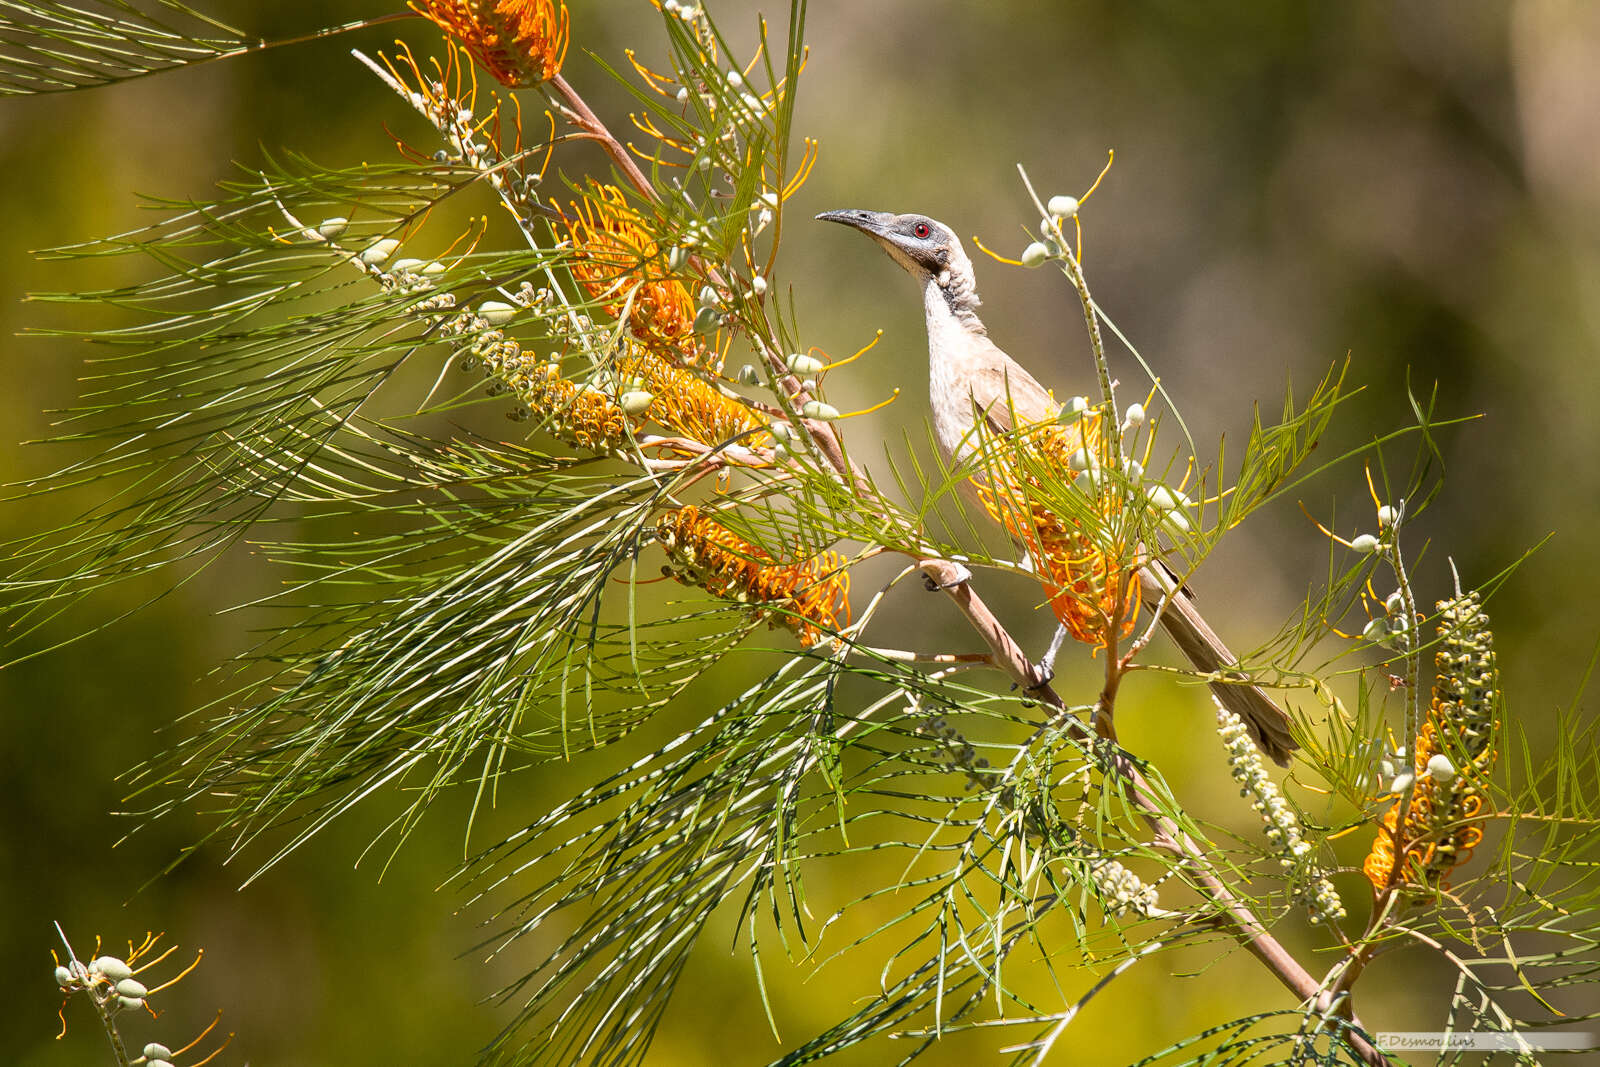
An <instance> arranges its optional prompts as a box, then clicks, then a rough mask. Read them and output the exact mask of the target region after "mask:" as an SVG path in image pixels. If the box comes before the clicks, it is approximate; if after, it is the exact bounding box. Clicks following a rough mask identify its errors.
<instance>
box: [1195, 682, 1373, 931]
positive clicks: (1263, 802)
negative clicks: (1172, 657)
mask: <svg viewBox="0 0 1600 1067" xmlns="http://www.w3.org/2000/svg"><path fill="white" fill-rule="evenodd" d="M1213 701H1214V703H1215V704H1216V709H1217V734H1218V736H1219V737H1221V738H1222V745H1223V748H1224V749H1226V751H1227V753H1228V768H1229V771H1230V773H1232V775H1233V780H1234V781H1236V782H1238V783H1239V795H1240V796H1241V797H1246V798H1248V799H1249V801H1250V807H1251V810H1253V811H1254V812H1255V813H1256V814H1257V815H1260V816H1261V821H1262V822H1263V823H1264V824H1265V825H1266V837H1267V840H1268V841H1270V842H1271V843H1272V846H1273V848H1274V849H1275V850H1276V851H1277V853H1278V864H1279V866H1281V867H1282V868H1283V869H1284V870H1285V871H1295V870H1300V869H1307V873H1308V875H1309V877H1308V878H1307V880H1306V883H1305V884H1304V885H1303V886H1302V887H1301V888H1300V890H1299V891H1298V892H1297V893H1296V897H1297V899H1299V900H1300V901H1301V902H1302V903H1303V904H1305V905H1306V908H1307V909H1308V910H1309V911H1310V913H1311V920H1312V922H1324V921H1331V920H1334V919H1340V918H1343V917H1344V914H1345V910H1344V905H1343V904H1341V903H1340V902H1339V894H1338V893H1337V892H1336V891H1335V890H1334V888H1333V884H1332V883H1331V882H1329V881H1328V878H1327V875H1325V874H1324V873H1323V872H1322V870H1321V869H1320V868H1318V867H1317V866H1315V865H1314V864H1310V865H1308V864H1307V860H1306V858H1307V856H1308V855H1309V854H1310V853H1311V843H1310V842H1309V841H1307V840H1306V839H1305V837H1304V836H1303V835H1302V834H1301V832H1300V817H1299V816H1298V815H1296V814H1295V811H1294V808H1293V807H1292V806H1290V804H1289V802H1288V801H1287V800H1285V799H1284V797H1283V794H1282V793H1280V792H1279V791H1278V786H1277V783H1275V782H1273V780H1272V779H1271V777H1269V776H1268V774H1267V767H1266V761H1265V760H1263V759H1262V757H1261V750H1260V749H1258V748H1257V747H1256V744H1255V742H1254V741H1253V740H1251V738H1250V730H1249V728H1248V727H1246V726H1245V724H1244V720H1243V719H1241V718H1240V717H1239V716H1237V715H1235V714H1234V713H1233V712H1231V711H1229V710H1228V709H1227V708H1225V707H1223V706H1222V703H1221V702H1220V701H1216V700H1215V698H1213Z"/></svg>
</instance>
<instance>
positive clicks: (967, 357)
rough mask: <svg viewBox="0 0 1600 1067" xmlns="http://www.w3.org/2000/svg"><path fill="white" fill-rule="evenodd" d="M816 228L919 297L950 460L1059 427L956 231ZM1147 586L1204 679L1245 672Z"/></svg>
mask: <svg viewBox="0 0 1600 1067" xmlns="http://www.w3.org/2000/svg"><path fill="white" fill-rule="evenodd" d="M817 218H818V219H821V220H823V221H826V222H838V223H842V224H844V225H846V226H850V227H853V228H854V229H857V230H860V231H861V232H862V233H864V234H866V235H867V236H868V237H871V238H872V239H873V240H874V241H876V242H877V243H878V244H879V245H880V246H881V247H882V248H883V250H884V251H885V252H887V253H888V254H889V256H890V258H892V259H893V260H894V261H895V262H896V263H899V264H900V265H901V266H902V267H904V268H905V269H906V271H907V272H908V273H909V274H910V275H911V276H912V277H913V278H915V279H916V281H917V283H918V285H919V286H920V287H921V289H922V305H923V312H924V314H925V316H926V318H927V324H928V399H929V404H930V407H931V409H932V413H933V432H934V437H935V439H936V440H937V441H938V443H939V448H940V450H941V451H942V452H943V453H944V455H945V458H946V459H947V460H951V459H954V460H959V459H963V458H965V456H966V455H967V454H968V453H969V452H970V451H971V449H972V440H973V433H972V431H973V427H974V425H975V420H976V418H978V417H980V416H981V417H982V418H983V419H984V421H985V422H986V423H987V424H988V428H989V429H990V430H991V431H994V432H1005V431H1008V430H1010V429H1012V428H1013V426H1012V415H1013V413H1015V416H1016V419H1017V420H1018V421H1019V422H1022V423H1034V422H1044V421H1048V420H1051V419H1054V418H1055V417H1056V414H1057V411H1058V410H1059V407H1060V405H1059V404H1057V403H1056V402H1055V401H1053V400H1052V399H1051V398H1050V394H1049V393H1048V392H1046V391H1045V388H1044V386H1042V385H1040V384H1039V382H1038V381H1037V380H1036V379H1035V378H1034V377H1033V375H1031V374H1029V373H1028V372H1027V371H1025V370H1023V369H1022V367H1021V366H1019V365H1018V364H1017V362H1016V361H1015V360H1013V359H1012V358H1011V357H1010V356H1008V355H1006V354H1005V353H1004V352H1003V351H1001V350H1000V348H999V346H997V345H996V344H995V343H994V342H993V341H991V340H989V336H988V331H987V330H985V329H984V325H983V322H982V320H980V319H979V318H978V311H977V309H978V304H979V300H978V288H977V281H976V278H975V275H974V273H973V270H972V261H971V260H970V259H968V258H967V254H966V252H965V250H963V249H962V247H961V241H960V240H959V239H958V238H957V237H956V235H955V234H954V233H953V232H951V230H950V228H949V227H948V226H945V225H944V224H943V223H940V222H936V221H935V220H933V219H930V218H928V217H927V216H925V215H895V214H892V213H890V212H886V211H861V210H847V211H825V212H823V213H822V214H820V215H818V216H817ZM1139 583H1140V587H1141V590H1142V592H1143V595H1144V599H1145V602H1146V603H1149V604H1155V603H1158V602H1160V601H1161V600H1162V599H1163V598H1164V597H1168V596H1169V594H1170V599H1168V600H1167V606H1166V609H1165V610H1164V611H1163V612H1162V613H1161V624H1162V627H1163V628H1164V629H1165V630H1166V631H1167V633H1168V634H1169V635H1170V636H1171V637H1172V639H1173V641H1174V643H1176V644H1177V646H1178V649H1179V651H1181V652H1182V653H1183V654H1184V656H1185V657H1186V658H1187V659H1188V660H1189V662H1190V663H1192V664H1193V665H1194V666H1195V667H1196V669H1198V670H1201V671H1204V672H1206V673H1224V674H1225V673H1227V671H1228V670H1229V668H1231V667H1232V666H1233V665H1234V664H1235V663H1236V662H1237V660H1236V659H1235V658H1234V656H1233V653H1231V652H1229V651H1228V647H1227V646H1226V645H1224V644H1223V643H1222V640H1221V639H1220V638H1219V637H1217V635H1216V633H1215V632H1214V631H1213V630H1212V629H1211V627H1210V626H1208V625H1206V621H1205V619H1204V618H1202V617H1201V615H1200V613H1199V611H1198V610H1197V609H1196V608H1195V606H1194V601H1193V600H1191V599H1190V597H1189V595H1188V593H1187V592H1186V591H1184V590H1182V589H1180V588H1178V587H1177V583H1176V582H1175V581H1174V579H1173V578H1172V576H1171V572H1170V571H1168V569H1167V568H1166V567H1164V566H1162V565H1161V564H1160V563H1159V562H1156V563H1152V564H1150V565H1148V566H1146V567H1143V568H1141V569H1140V572H1139ZM1211 688H1212V690H1213V691H1214V692H1215V693H1216V695H1217V699H1218V700H1220V701H1221V702H1222V704H1223V706H1224V707H1226V708H1228V710H1230V711H1232V712H1233V713H1234V714H1236V715H1238V716H1239V717H1240V718H1241V719H1243V720H1244V721H1245V723H1246V725H1248V726H1249V728H1250V733H1251V736H1252V737H1254V738H1255V741H1256V744H1257V745H1259V746H1260V747H1261V750H1262V751H1263V752H1265V753H1266V754H1267V755H1268V756H1269V757H1271V758H1272V759H1273V760H1274V761H1275V762H1277V763H1278V764H1279V765H1281V766H1287V765H1288V763H1289V757H1290V753H1291V752H1293V751H1294V750H1295V749H1296V748H1298V747H1299V746H1298V745H1296V744H1295V741H1294V737H1293V735H1292V734H1291V733H1290V731H1289V718H1288V716H1287V715H1285V714H1284V713H1283V711H1282V710H1281V709H1280V708H1279V707H1278V706H1277V705H1276V704H1274V703H1273V702H1272V700H1271V698H1269V697H1268V696H1267V694H1266V693H1265V692H1263V691H1262V690H1261V689H1260V688H1259V687H1257V686H1253V685H1248V684H1231V683H1227V682H1213V683H1212V685H1211Z"/></svg>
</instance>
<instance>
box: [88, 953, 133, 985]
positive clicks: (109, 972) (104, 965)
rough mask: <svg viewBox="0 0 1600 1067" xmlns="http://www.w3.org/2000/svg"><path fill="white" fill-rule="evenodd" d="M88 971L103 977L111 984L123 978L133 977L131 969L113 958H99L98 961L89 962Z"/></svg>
mask: <svg viewBox="0 0 1600 1067" xmlns="http://www.w3.org/2000/svg"><path fill="white" fill-rule="evenodd" d="M89 969H90V970H91V971H94V972H95V973H96V974H103V975H105V976H106V977H107V978H109V979H111V980H112V981H113V982H120V981H122V979H124V978H132V977H133V968H132V967H129V966H128V965H127V964H126V963H123V962H122V961H121V960H119V959H117V957H115V956H101V957H100V958H99V959H94V960H90V961H89Z"/></svg>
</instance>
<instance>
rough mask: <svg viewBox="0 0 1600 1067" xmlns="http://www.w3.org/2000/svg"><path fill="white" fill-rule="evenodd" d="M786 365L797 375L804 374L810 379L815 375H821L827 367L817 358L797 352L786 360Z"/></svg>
mask: <svg viewBox="0 0 1600 1067" xmlns="http://www.w3.org/2000/svg"><path fill="white" fill-rule="evenodd" d="M784 364H785V365H786V366H787V367H788V368H789V369H790V370H791V371H793V372H794V373H795V374H803V375H806V376H808V377H809V376H810V375H813V374H820V373H821V372H822V368H824V367H826V366H827V364H826V363H824V362H822V360H820V359H818V358H817V357H816V356H808V355H806V354H805V353H804V352H796V353H795V354H794V355H792V356H790V357H789V358H788V359H786V360H784Z"/></svg>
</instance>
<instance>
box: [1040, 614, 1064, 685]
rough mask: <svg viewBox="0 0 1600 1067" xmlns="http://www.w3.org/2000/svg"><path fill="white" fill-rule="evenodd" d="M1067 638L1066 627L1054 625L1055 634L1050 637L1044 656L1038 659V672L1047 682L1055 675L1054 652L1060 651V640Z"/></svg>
mask: <svg viewBox="0 0 1600 1067" xmlns="http://www.w3.org/2000/svg"><path fill="white" fill-rule="evenodd" d="M1066 639H1067V628H1066V627H1065V626H1061V625H1059V624H1058V625H1057V626H1056V635H1055V636H1054V637H1052V638H1051V639H1050V647H1049V648H1047V649H1045V651H1044V658H1043V659H1041V660H1040V661H1039V674H1040V676H1041V677H1042V678H1043V679H1044V680H1045V681H1046V682H1048V681H1049V680H1050V679H1052V678H1054V677H1055V676H1056V653H1058V652H1060V651H1061V642H1063V641H1065V640H1066Z"/></svg>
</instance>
